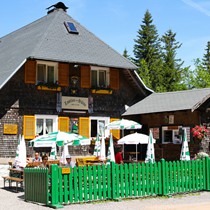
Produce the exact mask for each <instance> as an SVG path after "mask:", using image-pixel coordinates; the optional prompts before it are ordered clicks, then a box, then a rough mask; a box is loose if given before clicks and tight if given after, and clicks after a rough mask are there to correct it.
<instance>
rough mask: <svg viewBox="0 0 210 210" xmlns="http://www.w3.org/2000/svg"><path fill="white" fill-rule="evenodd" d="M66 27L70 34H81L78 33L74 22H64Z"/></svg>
mask: <svg viewBox="0 0 210 210" xmlns="http://www.w3.org/2000/svg"><path fill="white" fill-rule="evenodd" d="M64 25H65V26H66V29H67V31H68V32H69V33H73V34H78V33H79V32H78V31H77V29H76V27H75V25H74V23H72V22H64Z"/></svg>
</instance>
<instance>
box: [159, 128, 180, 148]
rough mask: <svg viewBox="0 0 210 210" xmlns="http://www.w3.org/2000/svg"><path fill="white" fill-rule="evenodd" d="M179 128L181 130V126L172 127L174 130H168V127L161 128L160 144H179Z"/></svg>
mask: <svg viewBox="0 0 210 210" xmlns="http://www.w3.org/2000/svg"><path fill="white" fill-rule="evenodd" d="M179 128H181V126H174V128H170V126H169V127H167V126H164V127H162V142H163V143H174V144H181V143H182V140H181V137H180V135H179Z"/></svg>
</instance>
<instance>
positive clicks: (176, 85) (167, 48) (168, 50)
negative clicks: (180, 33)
mask: <svg viewBox="0 0 210 210" xmlns="http://www.w3.org/2000/svg"><path fill="white" fill-rule="evenodd" d="M161 41H162V56H163V69H162V76H163V81H162V82H163V83H162V84H161V83H159V86H160V89H161V91H175V90H182V89H187V84H185V82H184V80H185V77H187V73H188V68H181V66H182V65H183V63H184V62H183V61H181V59H177V58H176V55H177V53H176V51H177V50H178V49H179V48H180V47H181V46H182V44H180V43H179V42H177V41H176V33H173V32H172V30H168V31H167V32H166V33H165V34H164V35H163V36H162V38H161Z"/></svg>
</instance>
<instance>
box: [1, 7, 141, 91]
mask: <svg viewBox="0 0 210 210" xmlns="http://www.w3.org/2000/svg"><path fill="white" fill-rule="evenodd" d="M65 21H68V22H72V23H74V25H75V26H76V28H77V30H78V32H79V34H70V33H68V31H67V30H66V27H65V26H64V22H65ZM28 58H34V59H42V60H49V61H57V62H69V63H78V64H79V63H83V64H91V65H100V66H108V67H116V68H123V69H136V68H137V67H136V66H135V65H134V64H133V63H132V62H130V61H129V60H128V59H126V58H125V57H123V56H122V55H120V54H119V53H118V52H117V51H115V50H114V49H112V48H111V47H110V46H108V45H107V44H105V43H104V42H103V41H101V40H100V39H99V38H97V37H96V36H95V35H94V34H92V33H91V32H89V31H88V30H87V29H85V28H84V27H83V26H81V25H80V24H79V23H78V22H77V21H75V20H74V19H72V18H71V17H70V16H69V15H68V14H67V13H66V12H64V11H63V10H62V9H57V10H55V11H53V12H52V13H49V14H48V15H46V16H44V17H42V18H40V19H38V20H37V21H34V22H32V23H31V24H29V25H26V26H24V27H22V28H20V29H19V30H16V31H14V32H12V33H10V34H8V35H6V36H4V37H2V38H1V39H0V64H1V66H0V88H2V86H3V85H4V84H5V83H6V82H7V81H8V80H9V79H10V78H11V77H12V76H13V75H14V74H15V72H16V71H17V70H18V69H19V68H20V67H21V66H22V65H23V64H24V63H25V61H26V59H28Z"/></svg>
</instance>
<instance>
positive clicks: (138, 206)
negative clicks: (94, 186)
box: [0, 180, 210, 210]
mask: <svg viewBox="0 0 210 210" xmlns="http://www.w3.org/2000/svg"><path fill="white" fill-rule="evenodd" d="M13 209H14V210H24V209H29V210H44V209H45V210H46V209H51V208H49V207H47V206H44V205H42V204H36V203H31V202H25V200H24V192H18V193H16V192H14V191H11V190H10V189H8V188H3V181H2V180H0V210H13ZM63 209H64V210H65V209H69V210H70V209H71V210H81V209H82V210H98V209H100V210H110V209H112V210H186V209H191V210H209V209H210V192H197V193H190V194H182V195H175V196H171V197H149V198H138V199H124V200H121V201H103V202H94V203H82V204H70V205H66V206H64V208H63Z"/></svg>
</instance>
